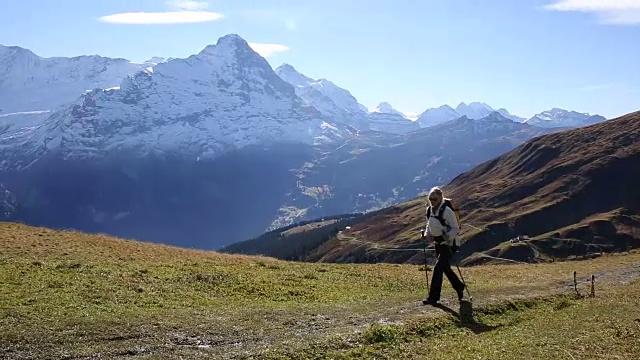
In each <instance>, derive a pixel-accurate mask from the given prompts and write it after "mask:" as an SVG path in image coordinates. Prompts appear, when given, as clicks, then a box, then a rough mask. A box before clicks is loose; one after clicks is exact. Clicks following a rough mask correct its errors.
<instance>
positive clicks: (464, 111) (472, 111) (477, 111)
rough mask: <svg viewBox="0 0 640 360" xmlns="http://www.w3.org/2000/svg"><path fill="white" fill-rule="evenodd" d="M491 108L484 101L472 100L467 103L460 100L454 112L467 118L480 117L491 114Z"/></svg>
mask: <svg viewBox="0 0 640 360" xmlns="http://www.w3.org/2000/svg"><path fill="white" fill-rule="evenodd" d="M493 111H494V110H493V108H492V107H491V106H489V105H487V104H485V103H480V102H472V103H469V105H467V104H465V103H464V102H461V103H460V104H458V106H457V107H456V112H457V113H458V114H460V115H461V116H466V117H468V118H469V119H482V118H483V117H485V116H487V115H489V114H491V113H492V112H493Z"/></svg>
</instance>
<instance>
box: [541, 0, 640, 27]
mask: <svg viewBox="0 0 640 360" xmlns="http://www.w3.org/2000/svg"><path fill="white" fill-rule="evenodd" d="M544 8H545V9H546V10H550V11H574V12H585V13H594V14H597V15H598V17H599V19H600V22H601V23H603V24H616V25H640V0H557V1H556V2H555V3H553V4H549V5H545V6H544Z"/></svg>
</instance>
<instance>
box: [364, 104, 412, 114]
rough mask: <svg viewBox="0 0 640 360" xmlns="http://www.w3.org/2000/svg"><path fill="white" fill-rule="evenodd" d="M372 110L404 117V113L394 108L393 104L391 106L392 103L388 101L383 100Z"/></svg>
mask: <svg viewBox="0 0 640 360" xmlns="http://www.w3.org/2000/svg"><path fill="white" fill-rule="evenodd" d="M371 112H374V113H381V114H395V115H401V116H402V117H404V114H403V113H401V112H400V111H398V110H396V109H394V108H393V106H391V104H389V103H388V102H381V103H380V104H378V106H376V108H375V109H373V110H371Z"/></svg>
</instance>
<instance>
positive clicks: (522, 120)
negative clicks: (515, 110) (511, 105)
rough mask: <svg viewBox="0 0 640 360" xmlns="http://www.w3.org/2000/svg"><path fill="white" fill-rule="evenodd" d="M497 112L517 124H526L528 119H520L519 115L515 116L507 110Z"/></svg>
mask: <svg viewBox="0 0 640 360" xmlns="http://www.w3.org/2000/svg"><path fill="white" fill-rule="evenodd" d="M496 111H497V112H499V113H500V115H502V116H504V117H506V118H507V119H511V120H513V121H516V122H524V121H525V120H527V119H526V118H523V117H520V116H518V115H513V114H511V113H510V112H509V111H508V110H507V109H505V108H500V109H498V110H496Z"/></svg>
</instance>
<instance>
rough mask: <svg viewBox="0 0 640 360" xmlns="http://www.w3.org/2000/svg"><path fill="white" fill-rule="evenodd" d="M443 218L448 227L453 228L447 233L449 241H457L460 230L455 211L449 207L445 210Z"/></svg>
mask: <svg viewBox="0 0 640 360" xmlns="http://www.w3.org/2000/svg"><path fill="white" fill-rule="evenodd" d="M442 217H444V221H446V222H447V225H449V226H450V227H451V229H449V231H447V235H448V238H449V240H451V241H453V239H455V237H456V236H457V235H458V233H459V232H460V229H459V228H458V220H456V214H455V213H454V212H453V210H451V209H450V208H449V207H447V208H446V209H444V214H442Z"/></svg>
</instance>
